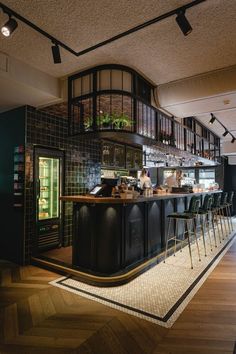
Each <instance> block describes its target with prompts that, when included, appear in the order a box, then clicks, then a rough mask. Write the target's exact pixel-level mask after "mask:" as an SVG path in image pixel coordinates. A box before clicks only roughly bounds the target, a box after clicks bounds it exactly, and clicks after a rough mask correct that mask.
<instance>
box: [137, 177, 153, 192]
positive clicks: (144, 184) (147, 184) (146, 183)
mask: <svg viewBox="0 0 236 354" xmlns="http://www.w3.org/2000/svg"><path fill="white" fill-rule="evenodd" d="M139 179H140V188H141V189H143V188H151V187H152V182H151V179H150V177H148V176H147V175H145V176H140V178H139Z"/></svg>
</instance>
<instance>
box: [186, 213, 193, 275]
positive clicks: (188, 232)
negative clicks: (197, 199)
mask: <svg viewBox="0 0 236 354" xmlns="http://www.w3.org/2000/svg"><path fill="white" fill-rule="evenodd" d="M186 226H187V239H188V249H189V255H190V262H191V269H193V258H192V251H191V244H190V229H189V224H188V220H186Z"/></svg>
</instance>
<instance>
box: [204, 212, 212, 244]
mask: <svg viewBox="0 0 236 354" xmlns="http://www.w3.org/2000/svg"><path fill="white" fill-rule="evenodd" d="M209 218H210V215H209V211H208V212H207V214H206V216H205V226H206V229H207V234H208V238H209V242H210V247H211V251H212V242H211V233H210V227H209V223H210V219H209Z"/></svg>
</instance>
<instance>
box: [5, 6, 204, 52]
mask: <svg viewBox="0 0 236 354" xmlns="http://www.w3.org/2000/svg"><path fill="white" fill-rule="evenodd" d="M205 1H206V0H194V1H191V2H190V3H188V4H185V5H183V6H181V7H178V8H176V9H174V10H171V11H169V12H166V13H164V14H162V15H160V16H158V17H155V18H153V19H151V20H149V21H146V22H144V23H142V24H140V25H138V26H135V27H132V28H130V29H129V30H127V31H124V32H121V33H119V34H117V35H115V36H113V37H110V38H108V39H106V40H105V41H102V42H99V43H97V44H95V45H93V46H91V47H88V48H86V49H83V50H81V51H78V52H76V51H75V50H73V49H72V48H70V47H69V46H68V45H66V44H65V43H63V42H61V41H60V40H59V39H57V38H55V37H54V36H52V35H51V34H49V33H47V32H46V31H44V30H43V29H41V28H40V27H38V26H37V25H35V24H34V23H33V22H31V21H29V20H27V19H26V18H25V17H23V16H21V15H20V14H18V13H17V12H16V11H14V10H12V9H11V8H9V7H8V6H6V5H4V4H3V3H0V7H1V8H2V10H3V12H4V13H6V14H8V15H9V16H13V17H14V18H16V19H18V20H19V21H21V22H23V23H24V24H26V25H27V26H29V27H31V28H32V29H33V30H35V31H37V32H38V33H40V34H41V35H43V36H44V37H46V38H48V39H49V40H50V41H52V42H53V43H54V44H55V45H58V46H60V47H61V48H64V49H65V50H66V51H68V52H70V53H71V54H73V55H75V56H77V57H79V56H82V55H84V54H87V53H89V52H91V51H93V50H95V49H97V48H100V47H102V46H105V45H107V44H109V43H112V42H114V41H116V40H118V39H120V38H123V37H125V36H128V35H130V34H131V33H134V32H137V31H139V30H141V29H143V28H145V27H148V26H151V25H152V24H154V23H157V22H159V21H162V20H164V19H166V18H168V17H171V16H175V15H176V16H177V18H178V16H179V14H180V13H182V14H184V13H185V11H186V10H187V9H189V8H191V7H193V6H196V5H199V4H201V3H202V2H205ZM185 20H186V21H187V19H186V18H185ZM187 22H188V21H187ZM177 23H178V25H179V27H180V29H181V30H182V32H183V33H184V30H183V28H184V27H182V26H184V24H182V25H181V23H179V21H177ZM189 26H190V24H189ZM190 28H191V26H190ZM188 33H190V31H189V32H186V33H184V35H187V34H188Z"/></svg>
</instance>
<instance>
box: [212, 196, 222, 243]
mask: <svg viewBox="0 0 236 354" xmlns="http://www.w3.org/2000/svg"><path fill="white" fill-rule="evenodd" d="M220 202H221V193H216V194H214V196H213V203H212V207H211V215H212V230H213V234H214V237H215V231H216V230H217V232H218V238H219V241H220V243H221V242H222V238H224V232H223V226H222V220H221V217H220ZM219 224H220V227H219ZM220 230H221V235H220ZM221 236H222V238H221Z"/></svg>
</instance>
